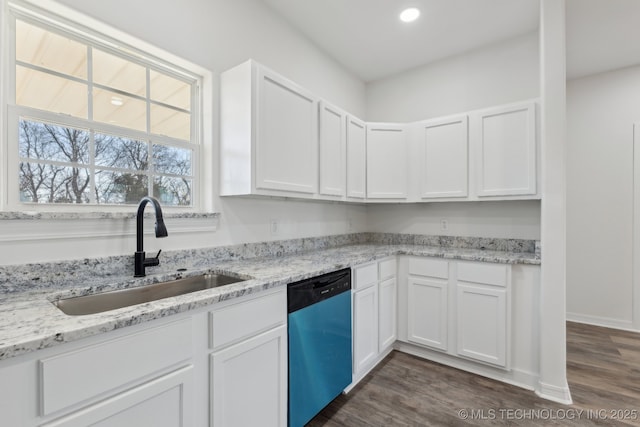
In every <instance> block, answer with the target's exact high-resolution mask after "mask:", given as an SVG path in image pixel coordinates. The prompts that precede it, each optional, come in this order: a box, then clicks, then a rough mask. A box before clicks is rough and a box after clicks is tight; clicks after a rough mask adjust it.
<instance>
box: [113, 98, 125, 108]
mask: <svg viewBox="0 0 640 427" xmlns="http://www.w3.org/2000/svg"><path fill="white" fill-rule="evenodd" d="M122 104H124V101H123V100H122V98H118V97H117V96H112V97H111V105H115V106H116V107H119V106H121V105H122Z"/></svg>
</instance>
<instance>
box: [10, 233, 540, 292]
mask: <svg viewBox="0 0 640 427" xmlns="http://www.w3.org/2000/svg"><path fill="white" fill-rule="evenodd" d="M367 243H374V244H383V245H385V244H387V245H401V244H404V245H417V246H435V247H444V248H465V249H486V250H495V251H504V252H514V253H534V252H535V250H536V242H535V241H534V240H521V239H494V238H479V237H453V236H427V235H419V234H393V233H352V234H339V235H333V236H322V237H305V238H299V239H290V240H276V241H268V242H258V243H243V244H238V245H231V246H218V247H212V248H204V249H193V250H181V251H163V252H162V255H161V264H160V266H159V267H155V268H154V270H153V273H165V274H170V273H174V272H176V271H177V270H178V269H192V268H206V267H211V265H212V263H214V262H215V261H225V260H232V259H247V258H255V257H279V256H284V255H289V254H295V253H300V252H312V251H318V250H322V249H327V248H332V247H338V246H346V245H358V244H367ZM153 273H151V274H153ZM83 278H86V279H87V281H91V280H95V279H96V278H105V279H106V278H109V279H113V280H114V281H127V280H134V279H133V254H131V255H122V256H112V257H103V258H92V259H89V258H87V259H79V260H70V261H60V262H51V263H42V264H19V265H9V266H0V295H1V294H6V293H13V292H24V291H27V290H29V291H37V290H41V289H47V288H51V287H63V286H65V284H67V283H68V282H73V283H78V284H80V285H82V279H83Z"/></svg>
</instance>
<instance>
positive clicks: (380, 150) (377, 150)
mask: <svg viewBox="0 0 640 427" xmlns="http://www.w3.org/2000/svg"><path fill="white" fill-rule="evenodd" d="M407 175H408V144H407V131H406V126H405V125H402V124H388V123H367V198H369V199H406V198H407V179H408V176H407Z"/></svg>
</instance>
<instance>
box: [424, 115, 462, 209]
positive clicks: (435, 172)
mask: <svg viewBox="0 0 640 427" xmlns="http://www.w3.org/2000/svg"><path fill="white" fill-rule="evenodd" d="M467 122H468V121H467V116H466V115H465V116H456V117H451V118H447V119H443V120H432V121H428V122H423V123H421V124H420V139H419V141H420V142H419V143H420V155H421V158H422V161H421V162H420V175H421V176H420V178H421V180H420V196H421V197H422V198H423V199H430V198H437V197H466V196H467V195H468V191H467V188H468V175H467V170H468V159H467V153H468V130H467Z"/></svg>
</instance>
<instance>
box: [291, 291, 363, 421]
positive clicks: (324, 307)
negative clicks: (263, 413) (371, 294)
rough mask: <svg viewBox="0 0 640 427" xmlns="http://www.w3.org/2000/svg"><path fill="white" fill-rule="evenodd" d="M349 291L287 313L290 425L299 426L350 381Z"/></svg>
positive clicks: (325, 404) (333, 397)
mask: <svg viewBox="0 0 640 427" xmlns="http://www.w3.org/2000/svg"><path fill="white" fill-rule="evenodd" d="M351 360H352V358H351V292H350V291H347V292H343V293H341V294H338V295H335V296H333V297H331V298H328V299H326V300H324V301H320V302H318V303H315V304H312V305H309V306H307V307H305V308H303V309H300V310H298V311H295V312H293V313H290V314H289V426H290V427H301V426H303V425H305V424H306V423H307V422H309V420H311V419H312V418H313V417H314V416H315V415H316V414H317V413H318V412H320V411H321V410H322V408H324V407H325V406H327V404H328V403H329V402H331V401H332V400H333V399H335V398H336V396H338V395H339V394H340V393H341V392H342V391H343V390H344V389H345V388H346V387H347V386H348V385H349V384H351V381H352V374H351V371H352V365H351Z"/></svg>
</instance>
